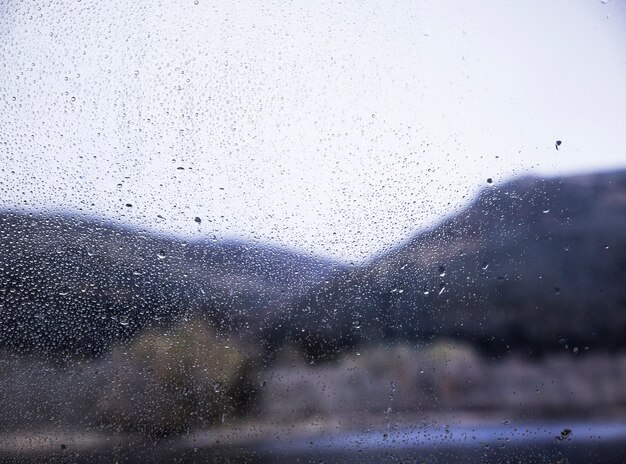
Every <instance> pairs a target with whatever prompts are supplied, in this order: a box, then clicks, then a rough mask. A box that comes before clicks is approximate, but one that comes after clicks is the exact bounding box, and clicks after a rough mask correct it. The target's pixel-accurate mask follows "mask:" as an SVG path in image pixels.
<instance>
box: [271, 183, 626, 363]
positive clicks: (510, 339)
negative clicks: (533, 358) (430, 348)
mask: <svg viewBox="0 0 626 464" xmlns="http://www.w3.org/2000/svg"><path fill="white" fill-rule="evenodd" d="M625 333H626V171H619V172H610V173H600V174H589V175H576V176H569V177H559V178H548V179H542V178H537V177H523V178H519V179H516V180H513V181H510V182H508V183H505V184H503V185H502V186H490V187H489V188H487V189H485V190H484V191H483V192H482V193H481V194H480V195H479V196H478V198H477V199H476V200H475V201H474V202H473V203H472V204H471V205H470V206H469V207H467V208H466V209H464V210H462V211H460V212H458V214H456V215H454V216H452V217H450V218H449V219H446V220H445V221H443V222H442V223H440V224H439V225H437V226H436V227H434V228H432V229H430V230H427V231H424V232H422V233H419V234H417V235H416V236H414V237H413V238H412V239H411V240H409V241H407V242H406V243H404V244H402V245H400V246H398V247H396V248H395V249H393V250H392V251H390V252H389V253H386V254H384V255H382V256H380V257H378V258H376V259H374V260H373V261H371V262H370V263H368V264H367V265H365V266H363V267H361V268H358V269H355V270H350V271H345V272H343V273H341V274H340V275H337V276H335V277H334V278H333V279H331V280H330V281H329V282H328V283H324V284H321V285H319V286H317V287H316V288H315V289H314V290H313V291H312V292H311V293H309V294H308V295H306V296H304V297H302V298H299V299H296V301H293V302H291V303H290V304H289V305H288V306H286V307H285V308H284V309H283V312H282V317H281V318H280V320H279V322H277V323H275V324H274V325H273V326H272V327H271V328H270V329H269V330H267V332H266V338H267V339H268V341H269V343H271V344H273V345H280V344H282V343H284V342H285V341H286V340H291V341H294V342H296V343H297V344H299V345H300V346H301V347H302V348H303V349H304V350H305V351H306V352H308V354H309V355H310V356H312V357H314V358H320V357H325V356H328V355H331V356H332V353H335V352H337V351H339V350H341V349H344V348H346V347H350V346H356V345H359V344H362V343H366V342H376V341H377V340H399V339H403V340H404V339H411V340H430V339H433V338H436V337H449V338H456V339H465V340H469V341H471V342H472V343H476V344H478V345H480V346H481V347H482V348H483V349H484V350H486V351H487V352H490V353H492V354H500V353H506V352H508V351H510V350H523V351H526V352H528V353H530V354H541V353H543V352H546V351H553V350H562V349H565V348H567V349H575V350H580V351H583V350H585V349H596V348H601V349H617V348H624V347H626V337H624V334H625Z"/></svg>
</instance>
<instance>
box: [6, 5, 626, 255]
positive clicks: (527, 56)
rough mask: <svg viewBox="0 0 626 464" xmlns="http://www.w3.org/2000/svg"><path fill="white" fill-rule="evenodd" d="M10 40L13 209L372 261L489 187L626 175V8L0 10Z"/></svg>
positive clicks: (9, 192) (9, 196)
mask: <svg viewBox="0 0 626 464" xmlns="http://www.w3.org/2000/svg"><path fill="white" fill-rule="evenodd" d="M0 21H1V25H0V56H2V60H1V62H0V105H2V106H1V109H2V111H1V112H0V143H1V145H0V204H3V205H4V206H10V207H24V208H29V209H33V208H34V209H44V208H45V209H52V210H68V211H82V212H84V213H87V214H89V215H98V216H103V217H108V218H112V219H115V220H118V221H120V222H122V223H125V224H133V225H141V226H145V227H149V228H151V229H154V230H160V231H164V232H173V233H175V234H178V235H186V236H191V237H205V236H211V237H212V236H214V235H215V236H216V237H217V238H218V239H220V238H224V237H244V238H248V239H253V240H260V241H263V242H272V243H277V244H282V245H286V246H289V247H295V248H299V249H302V250H307V251H311V252H314V253H317V254H320V255H325V256H330V257H335V258H339V259H346V260H361V259H363V258H365V257H367V256H370V255H372V254H374V253H377V252H381V251H382V250H384V249H386V248H388V247H389V246H391V245H393V244H396V243H397V242H399V241H401V240H403V239H406V238H407V237H408V236H410V235H411V234H413V233H414V232H415V231H417V230H419V229H421V228H424V227H426V226H428V225H430V224H432V223H433V221H435V220H436V219H438V218H440V217H441V216H442V215H445V214H450V213H451V212H452V211H453V210H454V209H458V207H459V206H461V205H463V204H465V203H466V202H467V201H469V200H471V198H472V197H473V195H474V194H475V193H476V192H477V190H478V189H480V188H484V187H485V186H486V185H487V184H486V179H487V178H493V179H494V181H495V184H496V185H497V184H498V183H499V182H503V181H504V180H505V179H508V178H509V177H511V176H513V175H521V174H524V173H529V172H538V173H543V174H555V173H560V172H578V171H586V170H600V169H608V168H612V167H624V166H626V151H625V148H624V147H626V0H612V1H606V0H605V1H599V0H562V1H559V0H520V1H502V0H484V1H472V2H461V1H458V2H452V1H442V0H437V1H435V0H430V1H393V2H392V1H380V2H371V1H364V2H359V3H358V4H357V2H343V3H341V2H338V1H327V2H312V1H310V0H301V1H300V0H298V1H291V2H285V1H275V2H271V1H267V0H259V1H241V2H236V1H225V2H210V1H208V0H198V1H197V4H196V2H195V0H185V1H180V0H176V1H174V0H171V1H168V0H163V1H161V2H156V1H146V2H141V1H134V2H129V1H127V0H119V1H110V2H106V1H102V0H100V1H87V0H82V1H79V0H74V1H71V2H54V1H46V2H37V1H34V2H17V1H8V2H7V1H4V2H2V1H0ZM557 139H560V140H563V145H562V146H561V149H560V150H559V151H556V150H555V148H554V143H555V141H556V140H557ZM179 167H183V168H184V170H180V169H178V168H179ZM126 203H130V204H132V205H133V206H132V208H129V207H126V206H125V204H126ZM157 215H161V216H163V217H164V218H165V219H159V218H157ZM196 216H199V217H201V218H202V223H201V224H200V225H198V224H197V223H196V222H194V217H196Z"/></svg>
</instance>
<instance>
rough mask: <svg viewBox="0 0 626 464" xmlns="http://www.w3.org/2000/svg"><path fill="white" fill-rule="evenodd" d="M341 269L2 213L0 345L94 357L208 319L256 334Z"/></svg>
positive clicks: (225, 245) (239, 247)
mask: <svg viewBox="0 0 626 464" xmlns="http://www.w3.org/2000/svg"><path fill="white" fill-rule="evenodd" d="M336 268H340V266H339V265H338V264H336V263H333V262H330V261H326V260H322V259H317V258H313V257H310V256H305V255H302V254H299V253H295V252H291V251H286V250H281V249H277V248H272V247H267V246H261V245H253V244H249V243H243V242H221V243H216V242H214V241H213V240H194V241H183V240H180V239H175V238H171V237H162V236H158V235H155V234H153V233H149V232H147V231H143V230H131V229H127V228H123V227H119V226H114V225H111V224H110V223H107V222H102V221H96V220H93V219H84V218H79V217H74V216H69V215H45V214H43V213H42V214H37V215H35V214H26V213H20V212H10V211H4V212H0V311H2V322H1V324H0V348H3V347H4V348H9V349H11V350H16V351H20V352H39V353H41V352H45V353H48V354H51V355H55V356H56V355H59V354H61V355H76V354H80V355H93V354H101V353H103V352H104V351H106V350H108V349H109V348H110V347H111V346H112V345H113V344H114V343H115V342H118V341H121V340H126V339H128V338H130V337H132V336H133V335H134V334H136V333H137V332H138V331H139V330H141V329H143V328H147V327H158V326H164V325H168V324H170V323H172V322H174V321H176V320H177V319H178V318H180V317H181V316H183V315H184V314H186V313H188V312H195V313H202V314H203V315H204V316H205V317H207V318H208V319H209V320H211V321H212V322H213V324H214V325H215V326H216V327H218V328H220V329H223V330H225V331H232V330H236V331H238V332H239V333H241V334H242V335H245V334H246V333H255V334H256V333H258V330H259V325H260V324H261V322H262V321H263V320H264V318H266V317H267V316H268V314H271V311H272V309H273V308H276V307H278V306H280V304H281V302H283V301H285V300H288V299H291V298H294V297H295V296H297V295H300V294H303V293H304V292H305V291H306V290H308V289H310V288H311V287H312V286H313V285H314V284H316V283H318V282H319V281H320V280H322V279H324V278H326V277H328V276H329V275H330V274H332V272H334V270H335V269H336Z"/></svg>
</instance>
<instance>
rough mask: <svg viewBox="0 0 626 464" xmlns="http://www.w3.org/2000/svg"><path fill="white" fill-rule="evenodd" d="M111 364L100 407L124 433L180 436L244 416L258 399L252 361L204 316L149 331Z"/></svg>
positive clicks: (104, 416)
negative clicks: (246, 406)
mask: <svg viewBox="0 0 626 464" xmlns="http://www.w3.org/2000/svg"><path fill="white" fill-rule="evenodd" d="M107 365H108V368H110V370H111V372H110V374H109V375H107V380H106V383H105V385H104V388H103V395H102V397H101V399H100V401H99V408H98V409H99V412H100V414H101V417H102V419H103V420H104V421H105V422H107V423H109V424H112V425H114V426H116V427H117V428H118V429H120V430H128V431H140V432H142V433H146V434H149V435H167V434H171V433H180V432H183V431H185V430H187V429H189V428H190V427H199V426H201V425H208V424H210V423H212V422H214V421H216V420H221V421H225V420H226V418H227V417H228V418H230V417H232V416H233V415H236V414H239V413H241V412H242V411H241V406H242V404H244V403H245V402H246V400H249V399H250V397H251V396H252V388H251V387H250V385H251V383H250V382H248V379H249V375H250V370H251V363H250V362H249V361H248V357H247V356H246V355H245V353H244V352H243V351H242V350H241V349H240V348H239V347H238V346H237V344H236V342H235V341H234V340H232V339H228V338H222V337H220V336H219V335H218V334H217V333H216V331H215V329H214V328H213V327H211V326H210V325H209V324H208V323H207V322H206V321H205V320H204V319H202V318H201V317H199V316H196V317H194V318H192V319H190V320H187V321H184V322H182V323H180V324H178V325H177V326H175V327H173V328H171V329H169V330H165V331H163V330H160V331H157V330H149V331H146V332H144V333H143V334H141V335H140V336H139V337H137V338H136V339H135V340H134V341H133V342H132V344H131V345H130V346H128V347H118V348H116V349H115V350H114V351H113V353H112V354H111V355H110V357H109V358H108V363H107Z"/></svg>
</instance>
